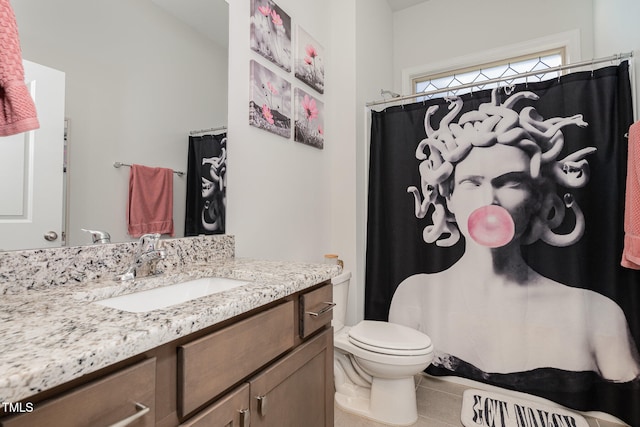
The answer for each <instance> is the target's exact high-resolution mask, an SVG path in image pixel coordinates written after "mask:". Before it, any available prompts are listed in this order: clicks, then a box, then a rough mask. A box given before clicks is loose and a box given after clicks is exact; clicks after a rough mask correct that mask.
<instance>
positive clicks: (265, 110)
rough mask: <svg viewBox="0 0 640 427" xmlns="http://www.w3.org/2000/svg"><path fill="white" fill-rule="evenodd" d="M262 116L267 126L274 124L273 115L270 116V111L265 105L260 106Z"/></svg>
mask: <svg viewBox="0 0 640 427" xmlns="http://www.w3.org/2000/svg"><path fill="white" fill-rule="evenodd" d="M262 115H263V116H264V118H265V120H266V121H268V122H269V124H274V123H275V120H273V114H271V109H270V108H269V107H267V104H262Z"/></svg>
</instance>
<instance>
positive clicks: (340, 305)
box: [331, 270, 351, 333]
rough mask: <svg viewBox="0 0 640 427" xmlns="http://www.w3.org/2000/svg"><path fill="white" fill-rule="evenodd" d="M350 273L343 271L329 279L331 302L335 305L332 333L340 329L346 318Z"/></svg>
mask: <svg viewBox="0 0 640 427" xmlns="http://www.w3.org/2000/svg"><path fill="white" fill-rule="evenodd" d="M350 279H351V272H350V271H348V270H343V271H342V273H340V274H339V275H338V276H336V277H333V278H332V279H331V284H332V285H333V302H334V303H335V304H336V305H335V307H334V308H333V320H332V321H331V326H333V329H334V333H335V332H337V331H339V330H340V329H342V327H343V326H344V322H345V320H346V317H347V302H348V299H349V281H350Z"/></svg>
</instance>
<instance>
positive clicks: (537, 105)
mask: <svg viewBox="0 0 640 427" xmlns="http://www.w3.org/2000/svg"><path fill="white" fill-rule="evenodd" d="M371 120H372V124H371V148H370V150H371V152H370V170H369V195H368V224H367V254H366V279H365V280H366V286H365V318H367V319H373V320H388V321H392V322H396V323H401V324H406V325H408V326H411V327H414V328H416V329H418V330H421V331H423V332H425V333H426V334H427V335H429V336H430V337H431V339H432V341H433V344H434V347H435V349H436V353H435V357H434V360H433V363H432V364H431V366H429V368H427V372H428V373H430V374H433V375H454V376H460V377H465V378H470V379H473V380H477V381H480V382H484V383H487V384H492V385H496V386H499V387H502V388H506V389H511V390H517V391H521V392H525V393H530V394H533V395H537V396H541V397H544V398H548V399H550V400H553V401H555V402H558V403H560V404H562V405H565V406H567V407H569V408H573V409H576V410H581V411H603V412H606V413H609V414H612V415H615V416H617V417H619V418H620V419H622V420H624V421H625V422H627V423H629V424H631V425H634V426H640V405H638V402H640V379H639V378H640V376H639V375H640V358H639V357H638V349H639V347H638V344H640V275H639V274H640V272H638V271H634V270H630V269H625V268H623V267H621V266H620V260H621V253H622V245H623V213H624V212H623V211H624V194H625V193H624V190H625V177H626V156H627V140H626V138H625V133H627V132H628V129H629V126H630V125H631V123H632V121H633V113H632V99H631V88H630V81H629V65H628V63H627V62H623V63H621V64H620V65H618V66H610V67H605V68H601V69H598V70H594V71H587V72H577V73H573V74H569V75H565V76H562V77H561V78H559V79H554V80H550V81H544V82H537V83H529V84H518V85H515V86H511V87H503V88H498V89H495V90H485V91H479V92H473V93H471V94H465V95H462V96H460V97H456V98H447V99H433V100H427V101H424V102H417V103H414V104H411V105H403V106H393V107H389V108H387V109H385V110H384V111H380V112H376V111H372V112H371Z"/></svg>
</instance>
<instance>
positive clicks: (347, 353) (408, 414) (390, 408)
mask: <svg viewBox="0 0 640 427" xmlns="http://www.w3.org/2000/svg"><path fill="white" fill-rule="evenodd" d="M350 278H351V272H349V271H344V272H343V273H342V274H340V275H339V276H336V277H334V278H333V279H332V280H331V281H332V283H333V302H334V303H335V304H336V306H335V308H334V317H333V322H332V325H333V327H334V347H335V350H334V359H333V365H334V380H335V387H336V394H335V399H336V403H337V405H338V406H339V407H340V408H342V409H344V410H345V411H347V412H352V413H355V414H357V415H360V416H363V417H366V418H369V419H371V420H374V421H378V422H381V423H384V424H391V425H399V426H401V425H411V424H413V423H415V422H416V421H417V419H418V411H417V405H416V388H415V383H414V375H416V374H417V373H418V372H421V371H423V370H424V369H426V368H427V366H429V364H430V363H431V360H432V359H433V346H432V344H431V339H429V337H428V336H427V335H425V334H423V333H422V332H420V331H417V330H415V329H412V328H409V327H407V326H403V325H398V324H394V323H388V322H380V321H371V320H363V321H361V322H360V323H358V324H357V325H355V326H352V327H348V326H344V321H345V316H346V311H347V298H348V293H349V280H350Z"/></svg>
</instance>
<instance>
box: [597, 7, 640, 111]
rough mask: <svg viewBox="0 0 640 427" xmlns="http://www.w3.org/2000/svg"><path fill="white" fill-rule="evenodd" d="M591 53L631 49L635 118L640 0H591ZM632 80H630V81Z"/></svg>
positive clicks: (639, 88) (638, 93)
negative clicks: (593, 48) (593, 47)
mask: <svg viewBox="0 0 640 427" xmlns="http://www.w3.org/2000/svg"><path fill="white" fill-rule="evenodd" d="M593 9H594V37H595V43H594V46H595V56H596V57H606V56H609V55H613V54H618V53H627V52H633V55H634V57H633V59H632V64H633V65H632V71H633V72H634V74H635V92H634V96H635V104H636V105H635V111H636V113H635V119H636V120H637V119H638V118H640V117H639V116H640V112H638V98H639V97H640V62H639V59H638V56H640V25H638V17H640V2H639V1H637V0H593ZM632 83H633V81H632Z"/></svg>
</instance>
